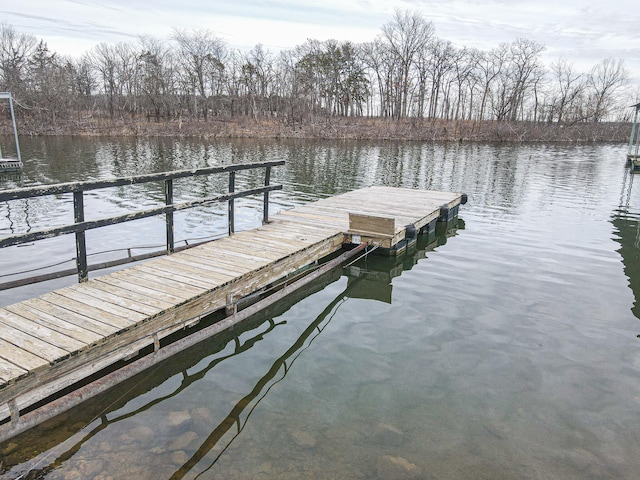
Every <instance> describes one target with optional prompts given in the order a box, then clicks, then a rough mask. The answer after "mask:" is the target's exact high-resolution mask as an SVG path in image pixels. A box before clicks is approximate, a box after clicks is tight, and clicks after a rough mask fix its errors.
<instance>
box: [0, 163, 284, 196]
mask: <svg viewBox="0 0 640 480" xmlns="http://www.w3.org/2000/svg"><path fill="white" fill-rule="evenodd" d="M284 164H285V161H284V160H278V161H272V162H257V163H243V164H237V165H225V166H222V167H208V168H196V169H193V170H174V171H171V172H161V173H149V174H146V175H136V176H132V177H119V178H112V179H106V180H95V181H88V182H68V183H57V184H55V185H39V186H36V187H26V188H15V189H11V190H3V191H0V202H4V201H7V200H19V199H21V198H31V197H42V196H45V195H58V194H62V193H73V192H87V191H89V190H99V189H101V188H110V187H122V186H124V185H138V184H141V183H148V182H159V181H163V180H169V179H176V178H186V177H197V176H202V175H213V174H219V173H229V172H239V171H242V170H254V169H258V168H265V167H277V166H280V165H284Z"/></svg>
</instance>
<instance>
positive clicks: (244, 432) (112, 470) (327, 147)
mask: <svg viewBox="0 0 640 480" xmlns="http://www.w3.org/2000/svg"><path fill="white" fill-rule="evenodd" d="M22 147H23V159H25V161H26V167H25V170H24V173H23V175H22V176H19V177H5V178H2V179H0V188H12V187H14V186H17V185H25V186H27V185H34V184H39V183H54V182H61V181H71V180H86V179H98V178H107V177H112V176H123V175H130V174H134V173H146V172H156V171H164V170H173V169H181V168H191V167H196V166H207V165H217V164H221V163H229V162H249V161H251V162H253V161H261V160H280V159H284V160H286V161H287V164H286V166H285V167H279V168H278V169H277V170H275V171H274V174H273V177H272V178H273V181H274V182H279V183H283V184H284V186H285V187H284V190H283V191H282V192H278V193H276V194H274V195H273V206H272V211H275V210H278V209H283V208H290V207H292V206H294V205H297V204H301V203H305V202H308V201H312V200H314V199H317V198H321V197H323V196H326V195H333V194H337V193H342V192H345V191H349V190H352V189H355V188H358V187H362V186H366V185H371V184H381V185H390V186H402V187H409V188H421V189H434V190H445V191H459V192H464V193H467V194H468V196H469V203H467V204H466V205H465V206H463V207H462V208H461V209H460V219H459V220H458V221H456V222H455V223H453V224H450V225H449V226H448V228H447V229H442V228H441V229H439V231H438V232H437V234H436V235H432V236H430V237H426V238H424V237H423V238H421V239H420V242H419V244H418V246H417V249H416V250H414V251H411V252H408V254H407V255H405V256H403V257H400V258H398V259H396V260H390V259H385V258H380V257H377V258H376V257H369V258H367V259H365V260H362V261H360V262H359V263H358V264H356V267H357V268H356V269H349V270H345V271H343V272H340V271H338V272H336V273H334V274H333V275H330V276H328V277H326V278H324V279H322V281H320V282H318V283H317V284H315V285H313V286H312V287H311V288H310V289H309V290H308V291H306V292H304V295H300V296H299V297H298V298H292V299H289V300H288V301H286V302H285V303H281V304H279V305H277V306H275V307H274V308H273V309H272V310H270V311H269V312H266V313H265V314H263V315H260V316H258V317H256V318H253V319H252V320H251V321H250V322H249V323H248V324H247V325H246V326H245V327H243V328H242V329H239V330H237V331H235V332H232V333H228V334H225V335H222V336H220V337H216V338H212V339H210V340H208V341H206V342H203V343H201V344H199V345H197V346H195V347H193V348H191V349H189V350H188V351H185V352H183V353H182V354H180V355H178V356H176V357H174V358H172V359H171V360H170V361H168V362H165V363H163V364H161V365H159V366H157V367H155V368H153V369H151V370H149V371H146V372H144V373H142V374H141V375H139V376H138V377H136V378H134V379H132V380H131V381H128V382H125V383H123V384H121V385H119V386H118V387H116V388H114V389H113V390H112V391H110V392H108V393H107V394H105V395H102V396H100V397H97V398H95V399H93V400H91V401H89V402H87V403H85V404H84V405H82V406H81V407H78V408H76V409H74V410H73V411H71V412H69V413H68V414H65V415H63V416H61V417H59V418H57V419H55V420H53V421H50V422H48V423H47V424H45V425H42V426H41V427H39V428H37V429H34V430H32V431H30V432H28V433H26V434H23V435H21V436H19V437H17V438H14V439H13V440H10V441H9V442H5V443H4V444H0V460H1V463H0V478H7V479H14V478H47V479H76V478H83V479H84V478H92V479H96V480H97V479H103V480H104V479H109V478H112V479H120V478H137V479H140V480H142V479H182V478H185V479H196V478H197V479H299V478H310V479H351V478H353V479H387V478H425V479H468V478H474V479H492V480H494V479H523V478H524V479H542V478H545V479H546V478H562V479H581V480H582V479H591V478H593V479H602V478H636V477H637V476H638V475H640V456H639V455H638V450H639V448H640V416H639V414H638V410H639V408H640V339H638V338H637V336H638V333H640V324H639V323H638V317H639V316H640V310H639V309H638V306H637V301H636V295H637V294H640V268H639V265H640V263H639V262H640V223H639V221H640V185H636V186H635V187H634V185H633V183H634V177H633V175H630V174H629V173H628V172H627V171H626V169H625V166H624V162H625V154H626V146H625V145H596V146H591V145H587V146H575V145H572V146H553V145H524V146H520V145H518V146H505V145H465V144H461V145H439V144H436V145H434V144H430V143H399V142H380V143H374V142H371V143H361V142H347V143H345V142H321V141H318V142H308V141H304V142H302V141H301V142H293V141H292V142H284V141H219V142H214V141H201V140H185V139H86V138H53V139H42V138H35V139H30V138H26V139H23V140H22ZM241 182H245V183H244V184H246V185H250V184H252V182H259V179H253V178H246V179H244V180H241ZM639 183H640V182H639ZM225 187H226V179H223V180H221V181H220V183H219V184H217V183H216V182H215V181H213V182H212V183H205V182H200V181H198V182H195V183H193V184H189V183H182V184H181V186H180V187H178V189H177V191H178V192H179V193H178V195H177V196H179V197H180V198H184V199H186V198H191V197H196V196H198V195H200V194H201V193H202V192H205V191H206V192H215V191H219V190H220V191H222V190H224V188H225ZM150 188H151V187H146V189H137V190H134V191H133V192H131V191H128V192H127V191H123V190H117V191H115V192H114V191H112V192H104V193H100V194H95V195H92V196H90V198H89V199H88V202H87V203H88V204H89V205H91V206H93V207H94V209H93V210H92V211H94V212H95V215H96V216H98V217H99V216H101V215H102V216H105V215H110V214H112V213H115V212H120V211H126V210H127V209H128V208H130V207H131V206H139V205H143V204H145V205H146V204H149V205H152V204H156V203H157V202H159V201H162V197H161V191H160V190H159V189H158V190H157V191H153V190H150ZM158 188H159V187H158ZM70 206H71V204H70V199H65V198H62V199H60V200H59V201H58V202H56V203H55V204H54V203H53V202H51V201H41V202H33V201H32V202H30V203H26V202H24V203H22V204H19V205H17V206H15V205H14V206H12V207H8V206H7V205H0V235H8V234H10V233H11V232H19V231H26V230H28V229H34V230H35V229H39V228H42V227H44V226H51V225H56V224H60V223H65V222H66V221H68V220H69V219H70V218H71V213H70ZM260 208H261V206H260V199H255V200H247V201H245V202H243V204H242V206H239V207H236V211H237V214H238V215H239V218H238V220H237V223H238V224H239V226H238V229H244V228H250V227H252V226H255V225H258V224H259V222H260V218H261V211H260ZM225 226H226V219H225V217H224V207H223V206H222V207H220V208H219V209H217V210H216V209H213V210H207V209H198V210H196V211H195V212H191V213H190V214H188V215H184V216H183V217H180V219H179V221H178V222H177V231H176V238H182V239H184V238H200V237H205V236H216V235H220V234H222V233H224V228H225ZM110 228H112V227H109V228H108V229H105V231H104V232H102V233H96V234H93V233H92V236H91V238H90V239H89V249H90V251H93V252H96V256H99V255H98V252H102V251H105V250H116V249H119V248H127V247H131V246H145V245H153V244H159V245H161V244H162V242H163V240H164V230H163V228H164V222H163V220H162V219H149V220H145V221H141V223H137V224H136V225H134V226H126V227H117V228H116V227H113V228H114V230H113V231H110V230H109V229H110ZM118 228H119V229H118ZM47 242H49V241H47ZM73 249H74V245H73V239H72V238H68V239H63V238H61V239H56V240H55V241H53V242H50V243H45V244H43V245H39V244H38V243H36V244H34V245H33V246H25V247H20V248H13V249H5V251H0V262H1V264H2V265H3V266H2V269H1V270H0V272H2V274H3V275H6V274H7V273H10V272H15V271H22V270H26V269H30V268H36V267H38V266H42V265H49V264H53V263H58V262H62V261H65V260H68V259H69V258H71V257H73V255H74V250H73ZM117 254H118V253H113V252H111V253H109V254H102V255H117ZM70 265H71V264H69V265H67V267H68V266H70ZM6 279H8V278H7V277H4V278H0V281H4V280H6ZM73 280H74V279H73V278H71V279H66V280H58V281H55V282H47V284H42V285H40V286H37V287H28V288H22V289H19V290H15V291H10V292H0V303H1V304H7V303H12V302H14V301H18V300H20V299H22V298H28V297H29V296H31V295H34V294H36V293H40V292H42V291H46V290H47V289H50V288H53V287H57V286H61V285H63V284H66V283H69V282H73ZM65 282H66V283H65ZM636 292H637V293H636Z"/></svg>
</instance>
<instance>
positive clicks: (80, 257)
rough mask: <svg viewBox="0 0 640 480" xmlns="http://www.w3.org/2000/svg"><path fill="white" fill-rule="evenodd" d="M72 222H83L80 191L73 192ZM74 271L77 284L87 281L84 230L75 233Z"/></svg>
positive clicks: (82, 199)
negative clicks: (76, 274)
mask: <svg viewBox="0 0 640 480" xmlns="http://www.w3.org/2000/svg"><path fill="white" fill-rule="evenodd" d="M73 220H74V222H76V223H82V222H84V197H83V192H82V190H80V191H75V192H73ZM76 269H77V271H78V282H80V283H83V282H86V281H87V280H89V274H88V272H87V242H86V240H85V235H84V230H82V231H80V232H76Z"/></svg>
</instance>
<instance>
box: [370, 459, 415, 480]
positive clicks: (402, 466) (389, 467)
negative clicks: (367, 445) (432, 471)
mask: <svg viewBox="0 0 640 480" xmlns="http://www.w3.org/2000/svg"><path fill="white" fill-rule="evenodd" d="M376 470H377V473H378V478H379V479H380V480H416V479H419V478H420V477H421V476H422V470H421V469H420V467H418V466H417V465H414V464H413V463H410V462H409V461H408V460H406V459H405V458H402V457H394V456H391V455H381V456H379V457H378V461H377V463H376Z"/></svg>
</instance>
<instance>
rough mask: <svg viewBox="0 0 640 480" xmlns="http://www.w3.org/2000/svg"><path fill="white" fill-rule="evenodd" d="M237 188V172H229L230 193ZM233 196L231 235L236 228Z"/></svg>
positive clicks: (230, 207) (230, 204)
mask: <svg viewBox="0 0 640 480" xmlns="http://www.w3.org/2000/svg"><path fill="white" fill-rule="evenodd" d="M235 190H236V172H229V193H234V192H235ZM233 207H234V205H233V198H230V199H229V235H232V234H233V232H234V229H235V225H234V211H233Z"/></svg>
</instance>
